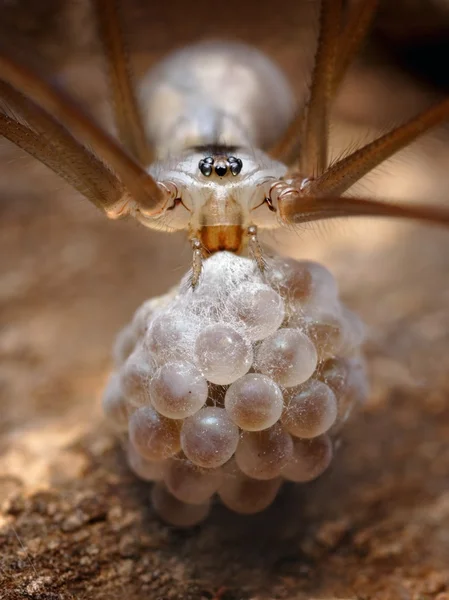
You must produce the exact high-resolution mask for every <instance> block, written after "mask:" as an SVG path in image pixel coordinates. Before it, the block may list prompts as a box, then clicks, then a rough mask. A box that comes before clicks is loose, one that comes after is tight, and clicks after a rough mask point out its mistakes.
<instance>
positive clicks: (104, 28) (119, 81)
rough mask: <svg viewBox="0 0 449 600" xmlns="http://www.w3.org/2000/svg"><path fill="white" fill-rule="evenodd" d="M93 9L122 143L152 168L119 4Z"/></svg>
mask: <svg viewBox="0 0 449 600" xmlns="http://www.w3.org/2000/svg"><path fill="white" fill-rule="evenodd" d="M92 5H93V9H94V11H95V16H96V22H97V26H98V32H99V36H100V39H101V42H102V47H103V53H104V56H105V59H106V62H107V67H108V68H107V71H108V76H109V88H110V91H111V95H112V101H113V108H114V117H115V123H116V126H117V130H118V134H119V139H120V141H121V142H122V144H123V146H124V147H125V148H126V149H127V150H128V151H129V153H130V154H131V155H132V156H133V157H134V158H135V159H136V160H137V161H138V162H139V163H140V164H141V165H149V164H150V163H151V156H150V151H149V147H148V143H147V140H146V137H145V129H144V126H143V122H142V118H141V115H140V111H139V106H138V103H137V99H136V96H135V92H134V87H133V84H132V77H131V69H130V67H129V60H128V54H127V51H126V46H125V42H124V39H123V34H122V28H121V19H120V13H119V6H118V2H117V0H92Z"/></svg>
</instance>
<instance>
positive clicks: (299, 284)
mask: <svg viewBox="0 0 449 600" xmlns="http://www.w3.org/2000/svg"><path fill="white" fill-rule="evenodd" d="M267 265H268V268H267V279H268V281H269V282H270V284H271V285H272V286H273V287H274V288H275V289H277V290H279V293H280V294H282V296H284V297H286V298H288V299H289V300H302V301H304V299H306V298H308V297H309V296H310V294H311V292H312V275H311V274H310V271H309V269H308V268H307V266H306V265H305V264H303V263H300V262H298V261H296V260H293V259H292V258H285V257H276V258H273V259H270V260H268V261H267Z"/></svg>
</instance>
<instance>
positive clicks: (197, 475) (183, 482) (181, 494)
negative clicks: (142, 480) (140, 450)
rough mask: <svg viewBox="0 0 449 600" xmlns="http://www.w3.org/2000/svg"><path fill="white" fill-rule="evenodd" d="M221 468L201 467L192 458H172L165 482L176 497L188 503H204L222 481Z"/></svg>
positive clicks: (165, 473)
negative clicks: (191, 460)
mask: <svg viewBox="0 0 449 600" xmlns="http://www.w3.org/2000/svg"><path fill="white" fill-rule="evenodd" d="M221 475H222V473H221V471H220V470H219V469H200V468H199V467H197V466H196V465H194V464H193V463H192V462H190V460H185V459H182V458H172V459H170V460H169V462H168V465H167V468H166V469H165V471H164V482H165V485H166V486H167V489H168V491H169V492H170V493H171V494H173V496H174V497H175V498H177V499H178V500H181V501H182V502H187V503H188V504H202V503H203V502H205V501H207V500H208V499H209V498H210V497H211V496H212V495H213V494H214V493H215V492H216V491H217V490H218V487H219V485H220V482H221Z"/></svg>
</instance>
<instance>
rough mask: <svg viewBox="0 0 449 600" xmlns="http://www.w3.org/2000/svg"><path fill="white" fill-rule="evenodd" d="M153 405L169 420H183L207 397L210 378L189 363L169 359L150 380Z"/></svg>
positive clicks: (197, 408) (195, 410)
mask: <svg viewBox="0 0 449 600" xmlns="http://www.w3.org/2000/svg"><path fill="white" fill-rule="evenodd" d="M149 392H150V398H151V402H152V404H153V406H154V408H155V409H156V410H157V411H158V412H159V413H161V415H164V417H168V418H170V419H184V418H185V417H189V416H190V415H193V414H194V413H196V412H197V411H198V410H200V408H201V407H202V406H203V405H204V404H205V402H206V400H207V394H208V387H207V381H206V380H205V378H204V377H203V376H202V375H201V373H200V372H199V371H198V369H197V368H196V367H195V366H194V365H192V364H191V363H188V362H181V361H178V362H170V363H167V364H165V365H163V366H162V367H160V368H159V369H158V370H157V371H156V373H155V375H154V377H153V379H152V380H151V383H150V388H149Z"/></svg>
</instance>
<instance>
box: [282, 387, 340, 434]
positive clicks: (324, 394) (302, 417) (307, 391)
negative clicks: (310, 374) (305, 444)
mask: <svg viewBox="0 0 449 600" xmlns="http://www.w3.org/2000/svg"><path fill="white" fill-rule="evenodd" d="M336 418H337V399H336V397H335V394H334V392H333V391H332V390H331V389H330V387H328V386H327V385H326V384H325V383H323V382H322V381H318V380H316V379H309V381H307V383H304V384H303V385H302V386H301V387H300V388H298V389H297V390H295V391H294V393H292V394H291V395H290V397H289V398H288V401H287V402H286V406H285V409H284V413H283V415H282V419H281V420H282V425H283V426H284V428H285V429H286V430H287V431H288V432H289V433H291V434H292V435H294V436H296V437H301V438H314V437H317V436H319V435H321V434H323V433H325V432H326V431H328V430H329V429H330V428H331V427H332V425H333V424H334V422H335V419H336Z"/></svg>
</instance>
